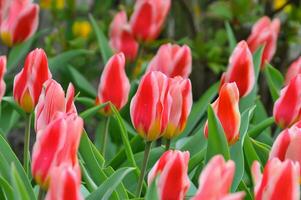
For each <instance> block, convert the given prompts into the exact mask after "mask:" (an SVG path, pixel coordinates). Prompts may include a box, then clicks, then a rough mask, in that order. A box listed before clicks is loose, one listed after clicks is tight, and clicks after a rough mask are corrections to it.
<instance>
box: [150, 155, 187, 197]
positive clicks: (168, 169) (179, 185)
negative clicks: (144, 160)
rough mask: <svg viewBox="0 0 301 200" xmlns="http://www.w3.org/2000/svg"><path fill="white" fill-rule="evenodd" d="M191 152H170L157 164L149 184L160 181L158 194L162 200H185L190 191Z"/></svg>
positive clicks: (152, 171) (151, 172) (152, 170)
mask: <svg viewBox="0 0 301 200" xmlns="http://www.w3.org/2000/svg"><path fill="white" fill-rule="evenodd" d="M188 161H189V152H188V151H185V152H181V151H178V150H168V151H166V152H165V153H164V154H163V155H162V156H161V158H160V159H159V160H158V161H157V162H156V164H155V165H154V167H153V168H152V169H151V171H150V172H149V175H148V184H149V185H150V184H151V183H152V181H154V180H155V178H156V176H157V175H158V174H160V177H159V179H158V193H159V196H160V199H161V200H168V199H173V200H181V199H184V197H185V194H186V192H187V191H188V189H189V186H190V181H189V177H188V174H187V170H188Z"/></svg>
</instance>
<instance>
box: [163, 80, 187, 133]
mask: <svg viewBox="0 0 301 200" xmlns="http://www.w3.org/2000/svg"><path fill="white" fill-rule="evenodd" d="M169 92H170V95H171V98H172V103H171V110H170V115H169V120H168V124H167V128H166V131H165V133H164V135H163V137H164V138H167V139H171V138H174V137H176V136H178V135H179V134H180V133H181V132H182V131H183V130H184V128H185V126H186V122H187V118H188V115H189V113H190V110H191V106H192V91H191V82H190V80H189V79H183V78H182V77H180V76H177V77H175V78H172V79H170V86H169Z"/></svg>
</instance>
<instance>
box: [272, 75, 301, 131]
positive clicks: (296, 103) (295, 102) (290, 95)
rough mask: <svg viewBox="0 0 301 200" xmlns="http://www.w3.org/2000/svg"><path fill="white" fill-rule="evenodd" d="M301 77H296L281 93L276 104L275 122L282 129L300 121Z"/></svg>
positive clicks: (274, 111)
mask: <svg viewBox="0 0 301 200" xmlns="http://www.w3.org/2000/svg"><path fill="white" fill-rule="evenodd" d="M300 84H301V75H297V76H296V77H294V78H293V79H292V80H291V81H290V82H289V84H288V85H287V86H285V87H284V88H283V89H282V90H281V92H280V97H279V98H278V99H277V101H276V102H275V104H274V110H273V115H274V118H275V122H276V123H277V124H278V125H279V126H280V127H282V128H286V127H290V126H291V125H293V124H294V123H295V122H297V121H298V120H299V119H300V110H301V90H300Z"/></svg>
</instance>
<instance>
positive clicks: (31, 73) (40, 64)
mask: <svg viewBox="0 0 301 200" xmlns="http://www.w3.org/2000/svg"><path fill="white" fill-rule="evenodd" d="M50 78H51V73H50V71H49V69H48V61H47V56H46V54H45V52H44V50H43V49H35V50H34V51H32V52H30V53H29V54H28V55H27V57H26V60H25V65H24V68H23V69H22V70H21V72H20V73H19V74H17V75H16V76H15V79H14V92H13V93H14V98H15V101H16V102H17V103H18V104H19V105H20V106H21V108H23V110H24V111H25V112H28V113H30V112H32V111H33V109H34V107H35V106H36V104H37V103H38V100H39V96H40V94H41V91H42V87H43V84H44V83H45V82H46V81H47V80H48V79H50Z"/></svg>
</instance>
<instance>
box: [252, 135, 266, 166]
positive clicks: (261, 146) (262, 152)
mask: <svg viewBox="0 0 301 200" xmlns="http://www.w3.org/2000/svg"><path fill="white" fill-rule="evenodd" d="M250 139H251V142H252V144H253V146H254V148H255V150H256V152H257V155H258V156H259V158H260V160H261V161H262V163H263V164H265V163H266V162H267V161H268V159H269V154H270V150H271V147H270V146H269V145H267V144H265V143H262V142H259V141H256V140H254V139H252V138H250Z"/></svg>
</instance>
